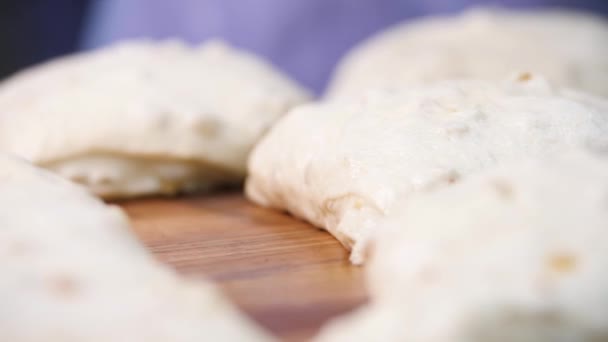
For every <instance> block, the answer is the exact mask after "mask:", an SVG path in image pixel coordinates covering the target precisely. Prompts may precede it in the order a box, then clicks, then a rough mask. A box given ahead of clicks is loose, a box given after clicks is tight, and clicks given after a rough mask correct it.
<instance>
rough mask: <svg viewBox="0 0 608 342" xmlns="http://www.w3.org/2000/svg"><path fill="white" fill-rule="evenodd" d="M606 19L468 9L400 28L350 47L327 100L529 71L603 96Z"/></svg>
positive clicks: (607, 85)
mask: <svg viewBox="0 0 608 342" xmlns="http://www.w3.org/2000/svg"><path fill="white" fill-rule="evenodd" d="M606 56H608V21H606V20H605V19H603V18H601V17H595V16H593V15H590V14H583V13H577V12H568V11H565V10H537V11H525V12H521V11H512V10H511V11H509V10H504V9H503V10H501V9H495V10H488V9H475V10H471V11H468V12H465V13H463V14H461V15H458V16H449V17H430V18H424V19H419V20H414V21H413V22H410V23H406V24H401V25H398V26H396V27H394V28H391V29H388V30H387V31H385V32H382V33H380V34H378V35H376V36H374V37H372V38H371V39H369V40H367V41H366V42H364V43H362V44H361V45H359V46H357V47H355V48H354V49H353V51H352V52H350V53H349V54H347V56H346V57H345V58H344V59H343V61H342V62H341V63H340V64H339V66H338V68H337V71H336V74H335V75H334V78H333V81H332V83H331V85H330V88H329V92H328V94H329V96H330V97H334V98H335V97H342V96H347V97H348V96H353V95H355V96H356V95H359V94H361V93H362V92H363V91H365V90H366V89H368V88H370V87H371V88H374V87H380V86H401V85H403V84H411V83H418V82H433V81H439V80H445V79H462V78H475V79H482V80H501V79H503V78H504V77H505V76H507V75H509V74H510V73H513V72H536V73H541V74H543V75H545V76H546V77H547V78H548V79H549V80H550V81H551V82H554V83H556V84H558V85H561V86H564V87H570V88H578V89H581V90H584V91H588V92H591V93H595V94H599V95H604V96H608V58H606Z"/></svg>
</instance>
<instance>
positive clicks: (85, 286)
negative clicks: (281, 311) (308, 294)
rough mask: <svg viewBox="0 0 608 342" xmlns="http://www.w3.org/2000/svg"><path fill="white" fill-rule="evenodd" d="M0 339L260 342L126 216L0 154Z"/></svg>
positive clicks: (204, 285)
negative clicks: (173, 266)
mask: <svg viewBox="0 0 608 342" xmlns="http://www.w3.org/2000/svg"><path fill="white" fill-rule="evenodd" d="M0 208H1V209H0V274H1V276H0V303H2V304H1V305H0V341H11V342H47V341H53V342H76V341H78V342H83V341H86V342H97V341H99V342H102V341H103V342H107V341H113V342H132V341H151V342H152V341H158V342H161V341H162V342H165V341H172V342H178V341H192V342H195V341H196V342H198V341H268V340H271V339H270V338H269V337H267V336H266V335H265V333H263V332H262V331H261V330H260V329H259V328H257V327H255V326H254V325H253V324H252V323H251V322H249V320H248V319H246V318H245V317H243V316H242V315H241V314H240V313H239V312H238V311H237V310H236V309H235V308H234V307H233V306H232V305H231V304H230V303H228V302H227V300H226V299H224V297H223V296H222V295H221V294H220V293H219V291H218V290H216V289H215V288H214V287H213V286H212V285H211V284H209V283H206V282H194V281H186V280H183V279H179V278H178V277H177V276H176V275H175V274H174V273H173V272H172V271H171V270H169V269H167V268H166V267H164V266H162V265H161V264H159V263H158V262H157V261H156V260H154V259H153V257H152V256H150V255H149V254H148V253H147V252H146V251H145V249H144V248H143V246H141V245H140V244H139V243H138V241H137V240H136V238H134V236H133V235H132V233H131V232H130V228H129V223H128V220H127V217H126V216H125V215H124V214H123V212H122V211H121V210H120V209H119V208H117V207H114V206H108V205H105V204H104V203H102V202H101V201H99V200H97V199H96V198H94V197H92V196H91V195H89V194H88V193H87V191H85V189H83V188H80V187H78V186H76V185H74V184H71V183H69V182H67V181H65V180H63V179H61V178H59V177H57V176H55V175H53V174H51V173H49V172H47V171H44V170H40V169H36V168H34V167H32V166H30V165H28V164H26V163H25V162H22V161H18V160H16V159H11V158H8V157H6V156H0Z"/></svg>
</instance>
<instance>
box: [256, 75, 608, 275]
mask: <svg viewBox="0 0 608 342" xmlns="http://www.w3.org/2000/svg"><path fill="white" fill-rule="evenodd" d="M520 79H521V77H520ZM562 93H563V94H566V92H562V91H559V90H555V89H553V88H552V87H551V86H550V85H548V84H547V83H546V82H545V81H544V80H543V79H541V78H538V77H535V76H533V75H526V77H525V78H524V80H518V81H510V82H506V83H504V84H497V83H493V82H484V81H446V82H441V83H436V84H433V85H426V86H419V87H411V88H404V89H401V90H399V91H392V92H391V91H389V92H378V93H376V94H372V95H370V96H368V97H366V98H365V99H363V100H360V101H353V102H348V101H345V102H338V101H335V102H328V103H320V104H313V105H307V106H302V107H300V108H297V109H295V110H294V111H292V112H291V113H289V114H288V115H287V116H286V117H285V118H284V119H283V120H281V121H280V122H279V123H277V125H275V126H274V127H273V129H272V130H271V131H270V132H269V134H268V135H267V136H266V137H265V138H264V139H263V140H262V141H261V142H260V143H259V144H258V145H257V146H256V148H255V150H254V151H253V153H252V155H251V158H250V160H249V172H250V175H249V179H248V181H247V185H246V191H247V195H248V197H249V198H250V199H251V200H253V201H254V202H256V203H258V204H260V205H263V206H267V207H273V208H278V209H286V210H288V211H290V212H291V213H292V214H294V215H296V216H298V217H301V218H304V219H306V220H308V221H310V222H312V223H313V224H315V225H316V226H319V227H323V228H325V229H327V230H328V231H329V232H330V233H331V234H333V235H334V236H335V237H336V238H338V239H339V240H340V241H341V242H342V244H343V245H344V246H346V247H347V248H352V249H353V253H352V256H351V260H352V261H353V262H355V263H360V262H362V261H363V249H364V247H365V241H366V240H368V239H369V237H370V234H372V233H373V230H374V226H375V223H376V220H377V219H378V218H379V217H382V216H383V215H385V214H386V213H388V212H389V211H390V209H391V207H392V205H393V204H394V203H395V202H396V201H397V200H398V199H400V198H404V197H409V196H410V195H411V194H413V193H416V192H423V191H428V190H432V189H434V188H437V187H440V186H443V185H446V184H450V183H453V182H456V181H458V180H459V179H461V178H462V177H466V176H467V175H468V174H471V173H474V172H477V171H479V170H481V169H484V168H486V167H488V166H492V165H495V164H496V163H498V162H504V161H508V160H511V159H519V158H524V157H527V156H542V155H545V154H548V153H553V152H556V151H557V152H559V151H561V149H563V148H565V147H570V146H577V145H586V146H589V147H592V148H595V149H608V109H607V108H608V107H606V106H603V108H604V109H605V110H601V109H597V108H595V107H594V106H593V105H591V104H585V103H586V102H585V103H583V102H578V101H574V100H569V99H567V98H565V97H562V96H561V94H562ZM568 94H571V92H568ZM568 96H570V95H568ZM578 98H581V99H582V98H587V96H578ZM592 102H593V103H595V102H597V104H599V103H601V100H600V99H594V101H589V103H592Z"/></svg>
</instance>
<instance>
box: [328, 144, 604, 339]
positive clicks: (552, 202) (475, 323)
mask: <svg viewBox="0 0 608 342" xmlns="http://www.w3.org/2000/svg"><path fill="white" fill-rule="evenodd" d="M606 157H607V156H605V155H604V156H603V158H599V157H597V156H592V155H590V154H584V153H581V152H577V153H574V152H568V153H566V154H565V155H564V156H560V157H554V158H542V159H541V160H534V161H526V162H523V163H520V164H517V165H515V164H513V165H509V166H501V167H499V168H494V169H492V170H487V171H484V172H482V173H480V174H477V175H474V176H471V177H469V178H468V179H467V180H465V181H463V182H461V183H460V184H457V185H454V186H453V187H449V188H445V189H442V190H439V191H436V192H434V193H431V194H424V195H421V196H419V197H417V198H415V199H411V200H410V201H408V202H407V203H402V204H401V205H400V206H399V210H395V211H394V213H393V214H392V215H390V216H389V217H387V218H386V219H385V220H384V221H383V223H382V227H383V230H382V233H381V234H379V238H378V240H377V241H376V243H375V245H374V248H373V253H372V258H371V262H370V264H369V268H368V270H367V271H368V272H367V276H368V277H367V278H368V283H369V288H370V291H371V302H370V304H369V305H367V306H366V307H363V308H361V309H359V310H358V311H356V312H355V313H354V314H350V315H347V316H345V317H342V318H339V319H337V320H336V321H334V322H332V323H330V324H328V325H327V326H326V327H324V328H323V329H322V332H321V334H320V336H319V337H318V338H317V339H316V341H318V342H342V341H344V342H346V341H348V342H356V341H386V342H397V341H407V342H511V341H517V342H578V341H606V340H608V159H607V158H606Z"/></svg>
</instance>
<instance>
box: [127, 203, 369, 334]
mask: <svg viewBox="0 0 608 342" xmlns="http://www.w3.org/2000/svg"><path fill="white" fill-rule="evenodd" d="M121 205H122V206H123V207H124V208H125V209H126V211H127V213H128V214H129V215H130V217H131V219H132V221H133V224H134V229H135V231H136V233H137V235H138V236H139V237H140V238H141V239H142V241H143V242H144V243H145V244H146V245H147V246H149V248H150V249H151V251H152V252H153V253H154V254H155V255H157V256H158V258H159V259H160V260H162V261H164V262H166V263H167V264H169V265H171V266H173V267H174V268H176V269H177V271H178V272H180V273H182V274H185V275H189V276H201V275H204V276H206V277H207V278H211V279H212V280H214V281H216V282H217V283H218V284H219V286H220V287H221V288H222V289H223V290H224V292H225V293H226V294H227V295H228V296H229V297H231V299H232V300H233V301H234V302H235V303H236V304H237V305H238V306H239V307H240V308H241V309H242V310H244V311H245V312H246V313H247V314H249V315H250V316H251V317H252V318H253V319H254V320H256V321H257V322H259V323H260V324H261V325H263V326H265V327H266V328H267V329H269V330H270V331H271V332H273V333H275V334H276V335H278V336H279V337H281V338H282V339H283V340H286V341H299V340H307V339H308V338H310V337H311V336H313V335H314V334H315V333H316V332H317V330H318V328H319V327H320V325H321V324H322V323H324V322H325V321H327V320H328V319H329V318H331V317H334V316H336V315H340V314H343V313H345V312H347V311H349V310H351V309H353V308H354V307H356V306H358V305H360V304H361V303H363V302H364V301H365V297H366V296H365V291H364V288H363V281H362V269H361V268H360V267H356V266H352V265H350V263H349V262H348V254H347V252H346V251H345V250H344V249H343V248H342V247H341V246H340V244H339V243H338V242H337V241H336V240H335V239H333V238H332V237H331V236H330V235H329V234H328V233H327V232H325V231H322V230H319V229H317V228H314V227H312V226H310V225H308V224H306V223H304V222H302V221H299V220H296V219H294V218H292V217H290V216H288V215H286V214H283V213H279V212H275V211H272V210H268V209H264V208H259V207H256V206H254V205H252V204H250V203H248V202H247V201H246V200H245V199H244V198H243V196H242V195H241V194H238V193H228V194H218V195H212V196H201V197H195V198H181V199H144V200H137V201H132V202H126V203H122V204H121Z"/></svg>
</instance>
